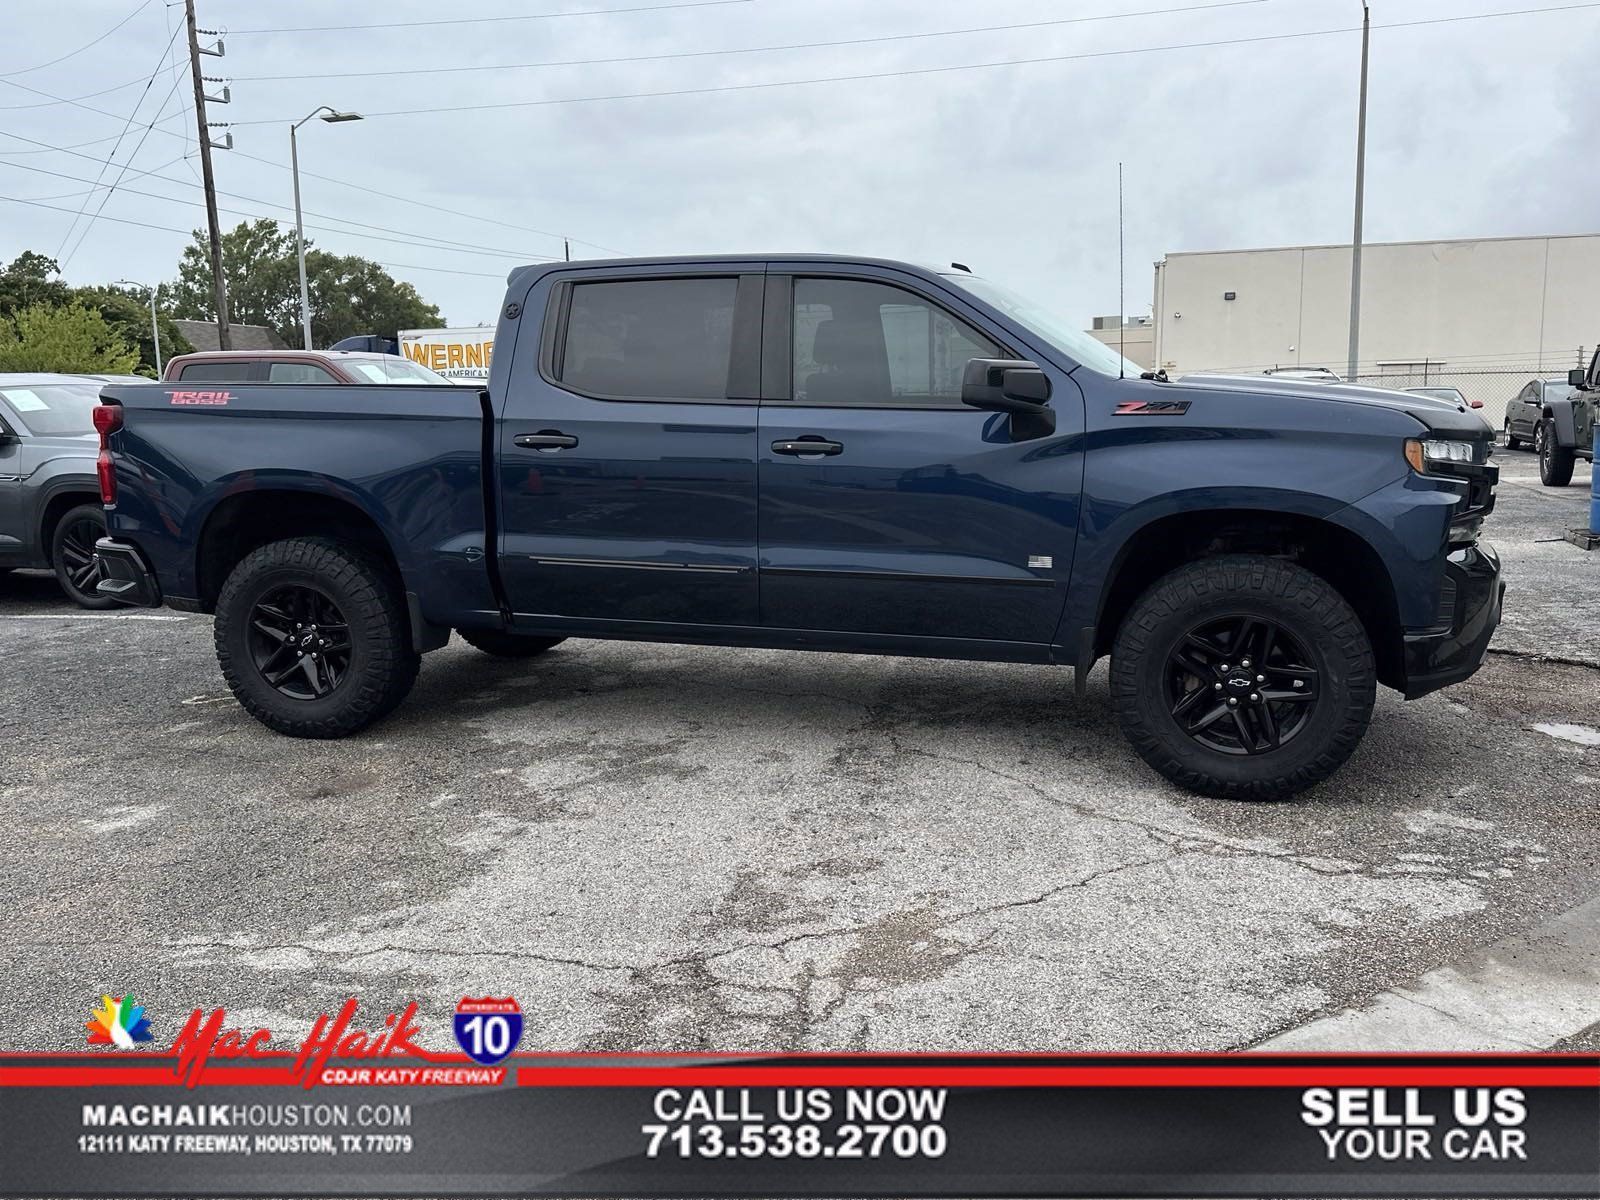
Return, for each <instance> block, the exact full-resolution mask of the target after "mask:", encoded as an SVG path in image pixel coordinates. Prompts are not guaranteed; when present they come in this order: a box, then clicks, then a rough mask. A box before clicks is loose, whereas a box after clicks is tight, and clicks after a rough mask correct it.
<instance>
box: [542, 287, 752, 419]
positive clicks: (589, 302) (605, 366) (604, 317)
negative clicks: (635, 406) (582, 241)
mask: <svg viewBox="0 0 1600 1200" xmlns="http://www.w3.org/2000/svg"><path fill="white" fill-rule="evenodd" d="M738 290H739V281H738V280H737V279H640V280H627V281H624V282H615V283H579V284H574V285H573V288H572V307H571V316H570V317H569V318H568V321H567V347H566V353H565V356H564V358H563V360H562V364H561V380H562V382H563V383H565V384H566V385H567V386H568V387H571V388H573V389H574V390H576V391H580V392H591V393H594V394H596V395H601V396H630V397H638V398H641V399H680V400H721V399H723V398H724V397H726V396H727V394H728V359H729V355H730V352H731V351H732V348H733V307H734V298H735V296H736V295H737V294H738Z"/></svg>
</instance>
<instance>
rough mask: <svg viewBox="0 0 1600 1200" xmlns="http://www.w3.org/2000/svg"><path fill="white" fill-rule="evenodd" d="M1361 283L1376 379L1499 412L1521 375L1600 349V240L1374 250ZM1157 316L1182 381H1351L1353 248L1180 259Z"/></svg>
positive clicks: (1163, 274) (1551, 373)
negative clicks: (1463, 396)
mask: <svg viewBox="0 0 1600 1200" xmlns="http://www.w3.org/2000/svg"><path fill="white" fill-rule="evenodd" d="M1361 276H1362V288H1361V296H1362V300H1361V348H1360V355H1361V362H1360V368H1359V375H1360V377H1361V378H1362V379H1363V380H1370V381H1372V382H1375V383H1384V384H1386V385H1388V386H1410V385H1411V384H1413V383H1421V382H1423V380H1424V377H1426V380H1427V382H1446V383H1454V384H1455V385H1456V386H1461V387H1462V390H1463V391H1465V392H1467V393H1468V395H1469V396H1473V395H1474V394H1475V392H1480V389H1481V394H1478V395H1477V397H1476V398H1481V399H1483V400H1484V401H1485V403H1488V402H1490V401H1491V400H1492V399H1495V398H1497V397H1498V396H1499V393H1500V392H1501V391H1503V390H1504V389H1505V388H1506V387H1508V386H1509V387H1510V388H1511V391H1513V392H1514V391H1515V390H1516V387H1517V386H1520V384H1513V383H1512V382H1511V381H1513V380H1515V379H1516V378H1517V377H1518V376H1521V377H1522V381H1524V382H1525V381H1526V380H1527V379H1529V378H1532V377H1534V376H1535V375H1542V376H1548V377H1559V376H1561V375H1564V374H1565V372H1566V370H1567V368H1568V367H1571V366H1576V365H1578V364H1579V361H1580V360H1579V356H1580V350H1582V349H1587V350H1589V351H1592V350H1593V348H1594V345H1595V342H1596V341H1597V340H1600V290H1597V283H1596V281H1600V235H1583V236H1570V237H1533V238H1487V239H1479V240H1476V241H1453V242H1391V243H1376V244H1369V245H1367V246H1366V247H1365V248H1364V251H1363V254H1362V260H1361ZM1229 292H1232V293H1233V294H1234V299H1232V300H1228V299H1225V298H1224V297H1225V295H1226V293H1229ZM1153 307H1154V316H1155V326H1156V329H1155V338H1156V356H1157V361H1158V362H1160V363H1161V365H1162V366H1164V367H1165V368H1166V369H1167V371H1168V373H1169V374H1173V375H1177V374H1179V373H1182V372H1189V371H1250V372H1255V371H1262V370H1265V369H1266V368H1268V367H1273V366H1324V367H1330V368H1332V369H1333V370H1335V371H1337V372H1339V374H1341V375H1343V374H1344V373H1345V371H1346V367H1347V365H1348V364H1347V355H1348V345H1349V334H1350V247H1349V246H1348V245H1345V246H1295V247H1285V248H1280V249H1270V250H1227V251H1216V252H1207V253H1177V254H1169V255H1167V257H1166V258H1165V259H1164V260H1163V261H1162V262H1159V263H1157V264H1156V279H1155V302H1154V306H1153ZM1455 376H1462V377H1464V378H1463V379H1456V378H1455ZM1463 384H1466V386H1463ZM1508 394H1509V393H1508Z"/></svg>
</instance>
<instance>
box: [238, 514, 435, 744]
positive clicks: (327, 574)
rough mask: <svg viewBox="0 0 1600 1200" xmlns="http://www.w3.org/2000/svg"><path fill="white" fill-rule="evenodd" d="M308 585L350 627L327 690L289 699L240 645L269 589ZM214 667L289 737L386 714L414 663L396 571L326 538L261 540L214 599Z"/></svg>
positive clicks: (318, 734) (253, 711)
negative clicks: (344, 656)
mask: <svg viewBox="0 0 1600 1200" xmlns="http://www.w3.org/2000/svg"><path fill="white" fill-rule="evenodd" d="M294 586H300V587H312V588H315V589H317V590H318V591H320V592H321V593H323V594H324V595H326V596H327V597H328V598H329V599H330V600H331V601H332V602H333V603H334V604H335V605H336V606H337V607H338V609H339V612H340V613H341V614H342V615H343V617H344V619H345V622H346V624H347V625H348V627H349V641H350V659H349V665H348V668H347V669H346V671H345V672H344V674H343V676H342V678H340V680H339V682H338V683H337V685H336V686H334V688H333V690H332V691H331V692H330V693H329V694H328V695H326V696H323V697H320V698H317V699H294V698H292V697H289V696H286V695H284V694H283V693H282V692H280V691H279V690H277V689H276V688H274V687H273V686H272V685H271V684H269V683H268V682H267V681H266V679H265V678H264V676H263V674H262V672H261V671H260V670H259V669H258V668H257V666H256V663H255V661H254V659H253V658H252V656H251V652H250V647H249V644H248V642H247V640H246V639H247V633H248V630H249V628H250V622H251V618H252V614H253V613H254V611H255V606H256V604H257V603H258V602H259V601H260V600H261V599H262V598H264V597H265V596H267V595H268V594H269V593H271V592H272V591H273V590H274V589H277V588H283V587H294ZM215 638H216V648H217V663H218V665H220V666H221V668H222V674H223V677H224V678H225V679H226V680H227V681H228V687H229V688H230V689H232V691H233V694H234V696H235V697H237V698H238V701H239V703H240V704H241V705H243V706H244V708H245V710H246V711H247V712H248V713H249V714H250V715H251V716H253V717H255V719H256V720H258V721H260V722H261V723H262V724H263V725H265V726H267V727H268V728H269V729H273V730H276V731H277V732H278V733H284V734H288V735H289V736H290V737H303V738H337V737H344V736H345V735H347V734H351V733H354V732H356V731H357V730H359V729H363V728H365V727H366V726H368V725H370V724H372V723H373V722H374V721H377V720H380V719H381V718H383V717H385V716H387V715H388V714H389V713H390V712H392V711H393V710H394V709H395V707H396V706H397V705H399V703H400V702H401V701H402V700H404V699H405V697H406V694H407V693H408V692H410V691H411V685H412V684H414V683H415V682H416V679H417V671H418V669H419V668H420V666H421V663H422V659H421V656H420V655H418V654H417V653H416V651H415V650H413V649H412V645H411V637H410V631H409V626H408V623H407V617H406V605H405V599H404V596H403V593H402V591H401V586H400V583H399V580H398V579H396V578H395V576H394V572H393V571H392V570H391V569H390V568H388V567H387V566H385V565H384V564H383V563H381V562H379V561H377V560H376V559H375V558H373V557H371V556H370V555H368V554H366V553H365V552H363V551H361V550H359V549H356V548H355V547H353V546H349V545H345V544H342V543H339V542H336V541H333V540H331V539H328V538H316V537H310V538H290V539H289V540H287V541H282V542H273V543H271V544H269V545H266V546H262V547H261V548H260V549H259V550H255V551H253V552H251V553H250V554H249V555H247V556H246V557H245V558H244V559H243V560H242V561H241V562H240V563H239V565H238V566H236V567H234V569H233V571H232V572H231V573H230V574H229V576H228V578H227V581H226V582H225V583H224V584H223V585H222V592H221V594H220V595H219V596H218V597H217V615H216V625H215Z"/></svg>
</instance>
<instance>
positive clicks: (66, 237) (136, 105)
mask: <svg viewBox="0 0 1600 1200" xmlns="http://www.w3.org/2000/svg"><path fill="white" fill-rule="evenodd" d="M171 49H172V39H171V38H170V37H169V38H168V39H167V44H166V45H165V46H163V47H161V56H160V57H159V58H158V59H156V65H155V69H154V70H153V71H151V72H150V78H149V79H147V80H145V84H144V91H142V92H140V93H139V98H138V99H137V100H135V101H134V102H133V108H132V109H131V110H129V112H128V119H127V120H126V121H125V122H123V125H122V132H121V133H120V134H118V135H117V140H116V144H115V145H113V146H112V147H111V152H110V153H109V154H107V155H106V157H105V161H104V162H103V163H101V164H100V170H99V172H97V173H96V175H95V179H94V184H95V186H96V187H98V186H99V184H100V180H101V178H103V177H104V175H105V173H106V168H108V167H109V166H110V165H111V160H112V159H114V158H116V156H117V151H118V150H119V149H121V148H122V139H123V138H124V137H126V136H127V133H128V130H129V129H131V128H132V127H133V119H134V117H136V116H137V115H138V113H139V109H140V108H141V107H142V106H143V104H144V98H145V97H146V96H147V95H149V94H150V88H151V86H152V85H153V84H154V83H155V81H156V76H157V75H159V74H160V73H161V68H162V67H164V66H165V65H166V62H167V53H168V51H170V50H171ZM13 86H15V87H24V86H25V85H23V84H20V83H19V84H15V85H13ZM27 90H29V91H31V90H32V89H31V88H29V89H27ZM167 99H171V93H170V92H169V93H168V94H167ZM166 106H167V100H162V102H161V107H160V108H157V109H156V116H157V117H159V116H160V115H161V109H162V108H165V107H166ZM154 124H155V121H154V120H152V121H151V123H150V125H151V126H153V125H154ZM144 136H145V137H149V136H150V126H147V127H146V128H145V131H144ZM139 145H140V146H141V147H142V146H143V145H144V138H140V139H139ZM138 152H139V151H138V150H137V149H135V150H134V154H137V153H138ZM132 159H133V155H132V154H130V155H129V156H128V160H129V161H130V162H131V161H132ZM124 169H126V163H125V164H124ZM121 177H122V176H121V174H120V173H119V174H118V176H117V178H119V179H120V178H121ZM112 186H113V187H115V186H116V185H115V184H113V185H112ZM110 195H111V193H110V192H107V193H106V197H105V199H109V198H110ZM105 199H102V200H101V202H100V207H101V208H102V209H103V208H105ZM88 207H89V201H88V200H87V199H85V200H84V202H83V204H81V205H80V206H79V208H78V212H77V214H76V215H75V216H74V217H73V218H72V223H71V224H70V225H68V226H67V232H66V233H65V234H63V235H62V237H61V245H59V246H57V247H56V254H55V256H56V258H58V259H60V258H61V252H62V251H63V250H65V249H66V248H67V243H68V242H69V241H71V240H72V234H73V231H74V230H76V229H77V227H78V221H79V219H80V218H81V217H82V216H83V213H84V210H85V209H86V208H88ZM99 215H100V213H99V211H98V210H97V211H96V212H95V216H96V217H98V216H99ZM89 224H90V225H91V226H92V225H93V224H94V217H91V218H89ZM84 232H85V234H87V232H88V229H87V228H85V230H84ZM82 244H83V242H82V239H81V238H80V239H79V242H78V245H82ZM73 251H74V252H76V251H77V246H74V247H73ZM70 257H71V255H69V256H68V258H70ZM62 263H63V265H65V263H66V260H65V259H63V260H62Z"/></svg>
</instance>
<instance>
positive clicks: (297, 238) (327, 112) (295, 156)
mask: <svg viewBox="0 0 1600 1200" xmlns="http://www.w3.org/2000/svg"><path fill="white" fill-rule="evenodd" d="M317 116H320V117H321V118H322V119H323V120H324V121H326V122H328V124H330V125H336V124H338V123H340V122H341V121H359V120H361V114H360V113H356V112H340V111H339V110H338V109H336V108H329V107H328V106H327V105H326V104H319V105H318V106H317V107H316V108H314V109H312V110H311V111H310V112H308V113H307V114H306V115H305V116H303V117H301V118H300V120H298V121H296V122H295V123H294V124H293V125H291V126H289V170H290V174H292V175H293V176H294V244H295V250H296V252H297V254H298V257H299V259H300V328H301V330H302V331H303V332H304V334H305V348H306V349H307V350H309V349H311V296H310V293H309V292H308V290H307V288H306V231H305V226H304V224H303V222H302V221H301V218H300V149H299V146H298V145H297V143H296V141H295V132H296V131H297V130H298V129H299V128H300V126H302V125H304V124H305V123H306V122H307V121H309V120H311V118H312V117H317Z"/></svg>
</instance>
